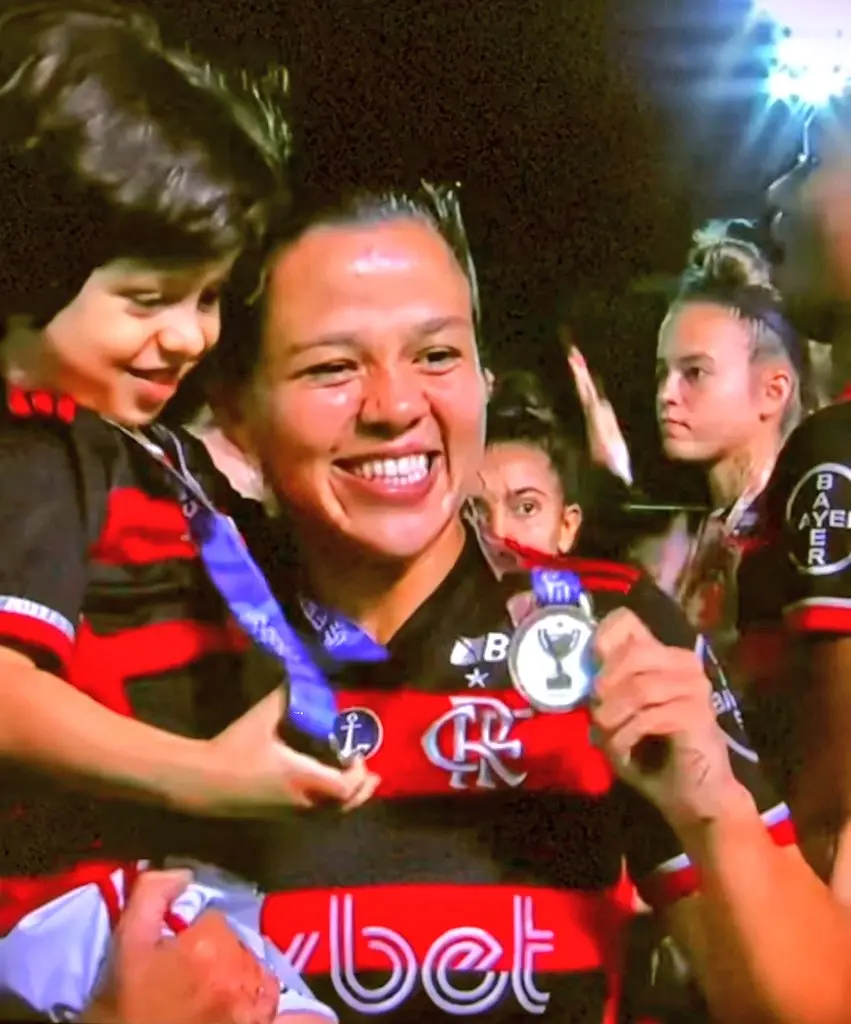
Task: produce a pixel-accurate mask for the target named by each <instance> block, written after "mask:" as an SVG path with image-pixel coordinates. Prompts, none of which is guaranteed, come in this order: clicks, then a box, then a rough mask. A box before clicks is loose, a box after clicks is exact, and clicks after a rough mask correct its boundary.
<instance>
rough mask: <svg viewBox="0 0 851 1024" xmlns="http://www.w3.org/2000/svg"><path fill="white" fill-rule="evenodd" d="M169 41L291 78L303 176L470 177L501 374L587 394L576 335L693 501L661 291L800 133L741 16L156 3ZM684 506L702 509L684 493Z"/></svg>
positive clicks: (584, 3) (430, 3)
mask: <svg viewBox="0 0 851 1024" xmlns="http://www.w3.org/2000/svg"><path fill="white" fill-rule="evenodd" d="M148 6H149V7H151V8H152V9H153V10H154V11H155V12H156V13H157V14H158V15H159V16H160V17H161V19H162V21H163V24H164V27H165V29H166V33H167V35H168V36H171V35H174V37H175V38H176V39H177V40H187V39H188V40H190V41H191V42H192V43H193V44H194V45H195V46H196V48H198V49H199V50H200V51H201V52H204V53H206V54H208V55H209V56H211V57H214V58H216V59H218V60H219V61H221V62H225V63H227V64H230V65H234V66H245V67H249V68H252V69H255V70H261V69H263V68H264V67H265V66H267V65H269V64H285V65H286V66H287V67H288V68H289V69H290V73H291V83H292V99H291V107H292V111H293V114H294V118H295V127H296V132H297V149H298V161H299V163H298V167H299V171H300V173H302V174H304V175H306V176H307V177H308V178H309V179H310V180H312V181H314V182H321V183H324V182H329V183H333V182H347V183H348V182H359V183H368V184H378V183H388V182H393V183H398V184H405V183H413V182H415V181H416V180H417V178H418V177H419V176H426V177H430V178H432V179H434V180H459V181H461V182H462V183H463V206H464V212H465V218H466V222H467V227H468V231H469V234H470V239H471V243H472V247H473V252H474V255H475V257H476V260H477V264H478V267H479V274H480V278H481V283H482V293H483V303H484V314H485V331H486V333H487V340H488V345H489V348H490V349H491V351H492V353H493V354H494V361H495V365H496V367H497V368H498V369H499V368H503V367H505V366H511V365H521V366H524V367H526V368H530V369H535V370H537V372H539V373H541V374H543V375H545V376H546V378H547V379H548V381H549V382H550V383H551V386H552V384H553V382H555V388H556V391H557V392H558V394H557V397H558V399H559V401H560V402H561V404H562V408H563V410H564V411H566V413H567V415H568V416H569V417H574V422H575V416H576V408H575V400H574V397H573V394H572V390H571V386H570V384H569V382H568V380H567V377H566V369H565V366H564V363H563V361H562V358H561V353H560V350H559V347H558V345H557V343H556V331H555V327H556V323H557V322H558V320H559V319H561V320H562V321H564V322H569V323H570V325H571V327H572V329H573V331H574V334H575V336H576V338H577V339H578V341H579V342H580V344H581V346H582V348H583V350H584V351H585V353H586V355H587V357H588V359H589V362H590V363H591V366H592V369H593V370H595V371H597V372H599V373H601V374H602V375H603V377H604V380H605V384H606V389H607V393H608V395H609V397H611V399H612V400H613V402H614V403H615V406H616V408H617V410H618V412H619V414H620V415H621V419H622V421H623V422H624V424H625V426H626V429H627V432H628V434H629V438H630V440H631V447H632V448H633V453H634V458H635V460H636V463H637V464H638V471H639V472H638V475H639V478H640V479H642V481H643V482H644V483H645V484H646V485H647V486H648V487H649V488H650V490H651V491H652V492H653V493H655V494H657V495H660V496H663V497H671V498H675V497H677V496H678V495H680V496H686V493H687V492H689V491H690V484H689V482H688V480H687V478H686V476H684V475H683V473H682V470H678V471H677V473H676V474H672V473H671V472H670V469H669V468H668V469H666V467H665V466H664V464H662V463H661V462H660V459H659V456H658V442H657V439H656V434H655V428H654V426H653V421H652V389H653V384H654V358H653V350H654V346H655V331H656V328H657V326H658V323H659V321H660V319H661V316H662V314H663V311H664V300H663V299H660V298H659V297H658V296H653V295H647V294H638V293H636V292H635V290H634V289H633V288H632V287H631V284H632V282H633V281H634V280H635V278H636V277H637V276H639V277H640V276H642V275H647V274H650V273H656V272H668V273H674V272H676V271H677V270H678V269H680V268H681V266H682V261H683V257H684V255H685V252H686V249H687V247H688V242H689V237H690V234H691V232H692V230H693V229H694V228H695V227H697V226H698V225H699V224H700V223H702V222H703V221H704V220H706V219H707V218H708V217H729V216H758V215H759V214H760V212H761V208H760V204H761V192H762V189H763V188H764V186H765V184H767V182H768V181H770V180H771V179H772V178H773V177H774V176H775V175H776V174H777V173H778V172H779V171H780V170H782V169H784V168H785V166H787V165H788V164H789V163H790V162H791V160H792V159H793V157H794V154H795V152H796V147H797V143H798V137H797V132H796V126H795V124H794V122H793V120H792V119H791V117H790V115H789V114H788V113H787V112H786V111H785V110H783V109H782V108H774V109H772V108H770V107H769V106H768V105H767V104H766V101H765V98H764V96H763V95H761V93H760V90H759V84H760V82H759V80H760V77H761V76H760V69H759V65H758V60H757V59H756V57H755V54H758V52H759V51H758V50H757V49H756V46H755V43H757V42H758V40H754V39H753V38H747V39H745V38H743V36H744V27H745V23H746V19H747V14H748V10H749V7H750V4H749V3H748V2H747V0H716V2H713V3H700V2H696V0H608V2H607V0H265V2H264V0H229V2H225V0H218V2H216V3H209V2H208V3H207V4H204V5H202V4H201V3H193V2H188V3H186V4H185V6H178V5H177V4H176V0H159V2H157V0H153V2H151V3H149V5H148ZM688 496H693V492H692V493H689V495H688Z"/></svg>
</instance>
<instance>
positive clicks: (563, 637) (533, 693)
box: [508, 602, 597, 713]
mask: <svg viewBox="0 0 851 1024" xmlns="http://www.w3.org/2000/svg"><path fill="white" fill-rule="evenodd" d="M596 626H597V623H596V622H595V620H594V618H593V616H592V615H591V614H590V608H589V606H588V604H587V603H585V602H583V604H582V605H572V604H571V605H548V606H545V607H543V608H539V609H538V610H537V611H535V612H532V614H531V615H529V616H528V617H527V618H525V619H524V620H523V621H522V622H521V623H520V624H519V626H518V627H517V629H516V630H515V633H514V636H513V637H512V638H511V643H510V644H509V647H508V671H509V673H510V674H511V681H512V682H513V683H514V688H515V689H516V690H517V692H518V693H520V694H521V695H522V696H523V697H524V698H525V699H526V700H527V701H528V702H529V704H531V706H532V707H533V708H535V709H536V710H538V711H544V712H550V713H558V712H564V711H572V710H573V709H574V708H576V707H579V705H580V704H583V703H585V701H587V700H588V698H589V697H590V696H591V691H592V690H593V688H594V676H595V674H596V659H595V656H594V650H593V640H594V630H595V629H596Z"/></svg>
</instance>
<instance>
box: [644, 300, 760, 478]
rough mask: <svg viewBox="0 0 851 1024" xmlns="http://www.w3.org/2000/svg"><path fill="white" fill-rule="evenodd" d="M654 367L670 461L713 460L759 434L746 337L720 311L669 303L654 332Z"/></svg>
mask: <svg viewBox="0 0 851 1024" xmlns="http://www.w3.org/2000/svg"><path fill="white" fill-rule="evenodd" d="M657 367H658V380H659V384H658V387H657V392H656V414H657V418H658V421H659V429H660V432H661V436H662V444H663V446H664V449H665V453H666V455H667V456H668V457H669V458H671V459H674V460H677V461H683V462H714V461H717V460H718V459H720V458H723V457H724V456H725V455H727V454H729V453H730V452H732V451H735V450H736V449H737V448H739V447H740V446H741V445H742V444H743V443H746V442H747V440H748V439H749V438H750V437H752V436H753V434H754V433H755V432H756V431H757V430H758V429H760V427H761V423H762V413H763V411H764V410H763V408H762V404H761V402H760V399H759V390H760V389H759V386H758V384H757V382H756V380H755V373H754V366H753V362H752V360H751V349H750V333H749V330H748V327H747V325H746V324H744V323H743V322H742V321H740V320H738V319H736V317H735V316H734V315H732V314H731V313H730V312H729V311H728V310H726V309H725V308H724V307H722V306H718V305H715V304H713V303H708V302H687V303H684V304H682V305H677V306H674V307H673V308H672V310H671V311H670V312H669V314H668V316H667V317H666V318H665V321H664V322H663V324H662V328H661V330H660V331H659V344H658V348H657Z"/></svg>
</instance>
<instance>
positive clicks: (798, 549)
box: [786, 462, 851, 576]
mask: <svg viewBox="0 0 851 1024" xmlns="http://www.w3.org/2000/svg"><path fill="white" fill-rule="evenodd" d="M786 528H787V529H788V530H789V533H790V545H789V554H790V557H791V559H792V562H793V563H794V565H795V567H796V568H797V569H798V571H799V572H801V573H805V574H806V575H807V576H831V575H832V574H833V573H837V572H842V571H843V570H844V569H846V568H847V567H848V566H849V565H851V469H849V468H848V466H843V465H842V464H841V463H838V462H825V463H823V464H822V465H820V466H814V467H813V468H812V469H811V470H809V471H808V472H807V473H805V474H804V475H803V476H802V477H801V479H800V480H799V481H798V483H797V484H796V486H795V489H794V490H793V491H792V493H791V495H790V496H789V501H788V503H787V505H786Z"/></svg>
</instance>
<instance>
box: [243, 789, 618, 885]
mask: <svg viewBox="0 0 851 1024" xmlns="http://www.w3.org/2000/svg"><path fill="white" fill-rule="evenodd" d="M308 824H309V828H307V827H306V826H307V825H308ZM259 832H260V833H261V834H262V835H263V837H264V842H263V843H261V845H262V846H263V848H264V850H265V856H264V863H263V865H262V866H261V868H260V870H261V875H260V878H259V882H260V884H261V885H262V887H263V888H264V889H266V890H268V891H270V892H275V891H280V890H285V891H291V890H297V889H309V888H313V887H315V886H316V885H317V884H319V882H320V880H321V884H322V886H323V887H328V888H333V887H337V886H343V887H346V886H363V885H379V884H380V885H390V884H395V883H398V884H400V885H404V884H411V885H415V884H434V883H444V882H445V883H453V884H458V885H464V884H470V885H477V884H478V885H484V884H501V883H505V884H518V885H540V886H551V887H555V888H559V889H577V890H582V891H587V892H591V891H599V890H602V889H605V888H608V887H610V886H612V885H614V884H615V883H616V882H617V881H618V879H619V878H620V875H621V872H622V861H621V851H622V850H623V846H624V843H623V840H622V838H621V837H620V822H619V821H618V818H617V817H616V815H615V813H614V810H613V806H612V803H611V801H609V800H607V799H605V798H602V799H601V798H595V797H583V796H566V795H561V794H556V793H528V792H526V791H518V792H505V791H504V790H502V791H500V792H495V793H484V794H475V795H473V794H470V796H469V799H464V798H463V794H458V793H447V795H446V796H445V797H438V796H433V797H420V798H416V797H413V798H406V799H404V800H398V799H397V800H393V801H382V800H380V799H376V798H373V800H372V801H370V803H368V804H367V805H366V806H365V807H362V808H361V809H360V810H359V811H358V813H357V814H348V815H344V816H340V815H339V814H338V813H336V812H328V813H321V812H320V813H317V812H316V811H309V812H303V813H302V812H298V813H294V814H293V816H292V818H291V819H290V820H289V821H288V822H286V823H284V822H280V823H277V822H276V823H275V824H274V825H264V826H260V829H259Z"/></svg>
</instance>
